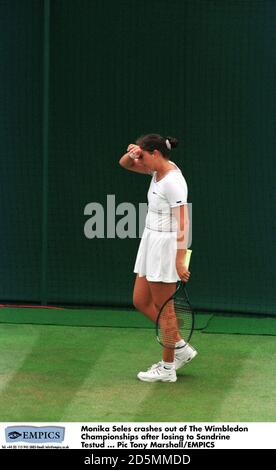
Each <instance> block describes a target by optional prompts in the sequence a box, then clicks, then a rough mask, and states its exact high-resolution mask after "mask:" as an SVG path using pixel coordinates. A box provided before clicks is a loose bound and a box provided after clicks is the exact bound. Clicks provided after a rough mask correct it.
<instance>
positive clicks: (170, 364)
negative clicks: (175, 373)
mask: <svg viewBox="0 0 276 470" xmlns="http://www.w3.org/2000/svg"><path fill="white" fill-rule="evenodd" d="M162 364H163V367H164V369H167V370H172V369H173V368H174V362H165V361H162Z"/></svg>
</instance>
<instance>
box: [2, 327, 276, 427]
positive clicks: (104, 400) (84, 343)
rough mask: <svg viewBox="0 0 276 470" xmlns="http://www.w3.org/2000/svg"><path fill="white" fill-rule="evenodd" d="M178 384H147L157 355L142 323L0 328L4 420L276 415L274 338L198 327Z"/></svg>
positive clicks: (271, 418) (267, 417)
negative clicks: (144, 374) (193, 353)
mask: <svg viewBox="0 0 276 470" xmlns="http://www.w3.org/2000/svg"><path fill="white" fill-rule="evenodd" d="M193 344H194V346H195V347H196V348H197V349H198V352H199V355H198V357H197V358H196V359H195V360H194V361H193V362H192V363H191V364H189V365H188V366H186V367H184V368H183V369H181V370H180V371H179V373H178V381H177V382H176V383H155V384H152V383H143V382H140V381H139V380H138V379H137V378H136V374H137V372H139V371H140V370H146V369H147V367H148V366H150V365H151V364H152V363H153V362H155V361H158V360H159V359H160V355H161V348H160V346H159V345H158V344H157V342H156V341H155V339H154V332H153V331H152V330H149V329H137V328H128V329H127V328H126V329H123V328H107V327H105V328H101V327H97V328H95V327H71V326H50V325H20V324H17V325H16V324H13V325H12V324H0V421H1V422H4V421H19V422H28V421H41V422H43V421H46V422H50V421H54V422H56V421H62V422H66V421H81V422H83V421H86V422H104V421H111V422H112V421H119V422H123V421H126V422H132V421H134V422H136V421H150V422H151V421H169V422H174V421H178V422H185V421H213V422H214V421H249V422H252V421H272V422H274V421H276V406H275V403H276V341H275V338H274V337H273V336H249V335H248V336H247V335H225V334H224V335H220V334H214V335H212V334H208V335H207V334H203V333H200V332H195V333H194V337H193Z"/></svg>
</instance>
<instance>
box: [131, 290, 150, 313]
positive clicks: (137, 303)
mask: <svg viewBox="0 0 276 470" xmlns="http://www.w3.org/2000/svg"><path fill="white" fill-rule="evenodd" d="M132 302H133V305H134V307H135V308H136V309H137V310H140V311H141V312H142V311H143V310H144V309H145V308H146V307H147V303H146V302H145V300H144V299H143V298H141V297H140V296H139V295H137V294H136V293H135V292H134V294H133V299H132Z"/></svg>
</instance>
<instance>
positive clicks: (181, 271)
mask: <svg viewBox="0 0 276 470" xmlns="http://www.w3.org/2000/svg"><path fill="white" fill-rule="evenodd" d="M176 271H177V274H178V276H179V277H180V279H181V281H182V282H188V280H189V278H190V275H191V273H190V271H189V270H188V269H187V268H186V266H184V265H183V263H182V262H176Z"/></svg>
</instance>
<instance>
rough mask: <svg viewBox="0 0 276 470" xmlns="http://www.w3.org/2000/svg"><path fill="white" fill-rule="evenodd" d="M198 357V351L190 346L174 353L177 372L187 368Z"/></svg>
mask: <svg viewBox="0 0 276 470" xmlns="http://www.w3.org/2000/svg"><path fill="white" fill-rule="evenodd" d="M196 356H197V351H196V350H195V349H194V348H193V347H192V346H191V345H190V344H187V345H186V346H185V348H182V349H176V350H175V353H174V365H175V370H177V369H180V367H183V366H185V365H186V364H188V363H189V362H191V361H192V360H193V359H194V358H195V357H196Z"/></svg>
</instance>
